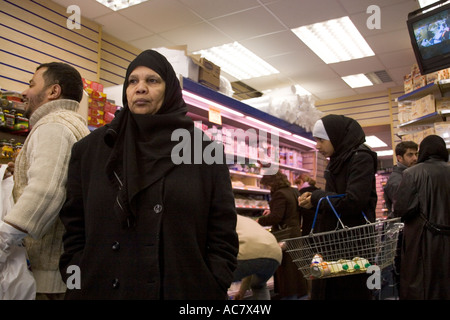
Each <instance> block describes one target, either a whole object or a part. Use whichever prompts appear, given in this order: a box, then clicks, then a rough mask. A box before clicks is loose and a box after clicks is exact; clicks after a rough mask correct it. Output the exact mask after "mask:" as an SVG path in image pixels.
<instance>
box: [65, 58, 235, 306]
mask: <svg viewBox="0 0 450 320" xmlns="http://www.w3.org/2000/svg"><path fill="white" fill-rule="evenodd" d="M123 106H124V107H123V110H122V111H120V112H119V113H118V115H117V116H116V118H115V119H114V120H113V121H112V122H111V124H110V125H107V126H104V127H101V128H99V129H97V130H95V131H93V132H92V133H91V134H90V135H89V136H87V137H86V138H85V139H83V140H81V141H80V142H79V143H78V144H76V145H75V146H74V148H73V150H72V157H71V161H70V165H69V175H68V183H67V200H66V203H65V204H64V207H63V208H62V210H61V213H60V217H61V220H62V222H63V223H64V225H65V228H66V234H65V235H64V253H63V255H62V257H61V260H60V270H61V274H62V276H63V279H64V280H67V279H68V278H69V280H71V279H72V278H70V277H71V272H69V271H68V270H67V268H68V267H70V266H72V265H75V266H78V267H79V268H80V274H81V277H80V279H81V283H80V288H76V287H75V285H74V284H72V285H69V284H68V291H67V293H66V298H68V299H76V298H80V299H226V298H227V289H228V287H229V285H230V284H231V282H232V280H233V271H234V269H235V266H236V256H237V253H238V238H237V234H236V232H235V227H236V212H235V207H234V197H233V193H232V188H231V181H230V176H229V171H228V168H227V166H226V164H225V160H224V159H223V161H222V162H221V163H219V164H216V163H214V164H211V165H208V164H206V163H205V162H204V161H203V150H204V148H205V147H207V146H209V145H210V144H211V142H210V141H204V142H203V140H206V139H204V137H203V134H202V132H201V131H200V130H198V129H196V128H194V124H193V121H192V120H191V119H190V118H189V117H187V116H186V112H187V106H186V104H185V102H184V100H183V98H182V92H181V87H180V84H179V81H178V79H177V77H176V74H175V72H174V70H173V68H172V66H171V65H170V63H169V62H168V61H167V60H166V58H165V57H163V56H162V55H161V54H159V53H157V52H156V51H153V50H147V51H144V52H142V53H141V54H140V55H138V56H137V57H136V58H135V60H133V61H132V62H131V64H130V65H129V67H128V69H127V72H126V76H125V83H124V87H123ZM175 131H176V132H178V133H180V132H181V135H176V136H177V137H179V136H181V137H184V140H182V141H179V140H180V139H179V140H177V139H175V138H172V137H173V136H172V134H173V133H174V132H175ZM180 146H181V147H180ZM175 150H177V151H180V150H182V151H180V152H181V153H183V155H182V156H181V157H180V155H179V154H178V153H177V152H174V151H175ZM184 153H187V157H186V154H184ZM199 153H201V154H199ZM175 156H177V159H176V160H175V158H174V157H175ZM180 158H181V159H183V161H181V163H180V161H179V160H180ZM194 158H195V161H196V162H195V164H194V162H193V161H192V160H194ZM199 158H200V159H201V160H202V161H199ZM199 162H200V163H199ZM219 162H220V161H219ZM197 163H198V164H197ZM70 270H71V269H70ZM74 287H75V288H74Z"/></svg>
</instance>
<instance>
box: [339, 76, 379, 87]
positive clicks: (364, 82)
mask: <svg viewBox="0 0 450 320" xmlns="http://www.w3.org/2000/svg"><path fill="white" fill-rule="evenodd" d="M342 80H344V81H345V82H346V83H347V84H348V85H349V86H350V87H351V88H361V87H368V86H372V85H373V83H372V81H370V79H369V78H368V77H367V76H366V75H365V74H362V73H360V74H354V75H351V76H346V77H342Z"/></svg>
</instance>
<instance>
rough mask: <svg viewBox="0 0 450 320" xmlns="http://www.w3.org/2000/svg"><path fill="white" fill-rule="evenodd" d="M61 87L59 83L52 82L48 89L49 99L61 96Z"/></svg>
mask: <svg viewBox="0 0 450 320" xmlns="http://www.w3.org/2000/svg"><path fill="white" fill-rule="evenodd" d="M61 94H62V89H61V86H60V85H59V84H53V85H52V86H51V87H50V88H49V91H48V99H49V100H57V99H60V98H61Z"/></svg>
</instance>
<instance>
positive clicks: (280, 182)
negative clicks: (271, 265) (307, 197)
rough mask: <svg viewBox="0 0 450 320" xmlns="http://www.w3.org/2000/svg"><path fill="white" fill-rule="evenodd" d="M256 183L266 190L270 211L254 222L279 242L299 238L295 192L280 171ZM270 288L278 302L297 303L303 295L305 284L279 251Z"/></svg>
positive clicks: (296, 193) (289, 261) (285, 254)
mask: <svg viewBox="0 0 450 320" xmlns="http://www.w3.org/2000/svg"><path fill="white" fill-rule="evenodd" d="M260 183H261V184H262V185H265V186H267V187H269V189H270V201H269V207H270V210H269V211H268V212H265V214H264V215H263V216H262V217H260V218H258V219H257V221H258V223H259V224H260V225H262V226H271V228H272V232H273V233H274V235H275V237H276V238H277V240H278V241H279V242H282V241H283V240H285V239H287V238H294V237H300V236H301V229H300V217H299V214H298V203H297V198H298V190H297V189H295V188H292V187H291V183H290V182H289V180H288V178H287V176H286V175H285V174H284V173H282V172H280V171H277V173H276V174H273V175H264V176H263V177H262V178H261V181H260ZM274 284H275V292H276V293H277V295H278V296H277V298H280V299H299V298H301V297H303V296H305V295H306V294H307V284H306V280H305V279H304V278H303V277H302V275H301V272H300V271H298V268H297V266H296V265H295V263H294V262H293V261H292V258H291V257H290V255H289V254H288V253H287V252H286V251H283V259H282V262H281V265H280V266H279V267H278V269H277V271H276V272H275V274H274Z"/></svg>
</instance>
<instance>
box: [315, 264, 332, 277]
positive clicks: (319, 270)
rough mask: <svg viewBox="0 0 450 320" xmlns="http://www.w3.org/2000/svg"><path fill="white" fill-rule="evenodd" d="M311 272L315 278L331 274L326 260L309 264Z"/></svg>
mask: <svg viewBox="0 0 450 320" xmlns="http://www.w3.org/2000/svg"><path fill="white" fill-rule="evenodd" d="M311 274H312V275H313V276H314V277H316V278H321V277H324V276H328V275H329V274H331V269H330V267H329V266H328V263H327V262H320V263H313V264H311Z"/></svg>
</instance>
